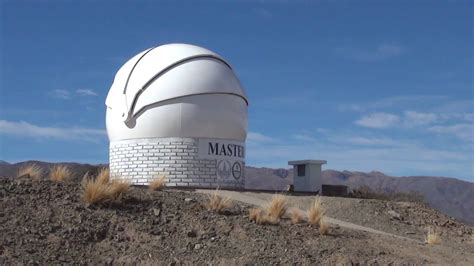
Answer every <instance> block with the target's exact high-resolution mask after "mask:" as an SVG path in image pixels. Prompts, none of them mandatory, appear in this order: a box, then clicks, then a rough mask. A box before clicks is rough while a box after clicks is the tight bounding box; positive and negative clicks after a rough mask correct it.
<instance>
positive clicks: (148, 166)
mask: <svg viewBox="0 0 474 266" xmlns="http://www.w3.org/2000/svg"><path fill="white" fill-rule="evenodd" d="M198 141H199V140H198V139H195V138H147V139H132V140H122V141H114V142H111V143H110V148H109V149H110V158H109V159H110V175H111V177H112V178H120V179H124V180H127V181H129V182H131V183H132V184H134V185H148V184H149V182H150V181H151V180H153V178H155V177H156V176H159V175H165V176H166V181H167V183H166V185H167V186H170V187H202V188H215V187H221V188H244V178H241V179H240V180H235V179H226V180H223V179H220V178H218V177H217V173H216V170H217V169H216V167H217V162H216V160H209V159H199V158H198V145H199V144H198V143H199V142H198Z"/></svg>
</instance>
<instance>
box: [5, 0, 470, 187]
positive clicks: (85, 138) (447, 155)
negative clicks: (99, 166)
mask: <svg viewBox="0 0 474 266" xmlns="http://www.w3.org/2000/svg"><path fill="white" fill-rule="evenodd" d="M77 2H79V1H1V7H0V9H1V14H0V15H1V22H0V23H1V24H0V27H1V32H0V33H1V35H0V38H1V41H0V51H1V53H0V56H1V64H0V67H1V72H0V75H1V76H0V79H1V83H0V89H1V99H0V159H2V160H6V161H9V162H17V161H22V160H30V159H36V160H45V161H75V162H89V163H104V162H107V160H108V140H107V136H106V134H105V125H104V117H105V105H104V100H105V96H106V94H107V92H108V89H109V88H110V85H111V83H112V80H113V77H114V75H115V73H116V71H117V70H118V68H119V67H120V66H121V65H122V64H123V63H124V62H125V61H126V60H127V59H128V58H130V57H132V56H133V55H135V54H137V53H138V52H140V51H142V50H145V49H147V48H149V47H153V46H157V45H160V44H165V43H174V42H181V43H191V44H196V45H200V46H203V47H206V48H209V49H211V50H213V51H215V52H217V53H219V54H221V55H222V56H223V57H224V58H226V59H227V60H228V61H229V62H230V63H231V64H232V65H233V67H234V69H235V70H236V72H237V74H238V76H239V78H240V80H241V82H242V84H243V85H244V87H245V89H246V91H247V94H248V96H249V99H250V107H249V134H248V139H247V164H248V165H253V166H267V167H287V166H286V164H287V161H288V160H295V159H304V158H312V159H326V160H328V164H327V165H326V166H325V168H326V169H337V170H344V169H346V170H358V171H371V170H378V171H382V172H385V173H387V174H390V175H397V176H403V175H435V176H451V177H457V178H461V179H465V180H470V181H473V180H474V177H473V173H474V168H473V167H474V166H473V165H474V136H473V132H474V126H473V124H474V95H473V94H474V88H473V47H474V43H473V14H474V12H473V4H472V2H470V1H337V0H335V1H292V2H290V1H288V2H286V1H226V3H225V4H222V3H220V2H218V1H212V2H200V4H192V3H193V2H191V1H188V2H185V1H181V2H179V3H178V4H177V3H176V2H175V3H171V2H164V1H156V2H152V1H134V2H133V3H130V2H128V3H127V2H120V1H99V2H100V3H96V2H95V1H80V3H77Z"/></svg>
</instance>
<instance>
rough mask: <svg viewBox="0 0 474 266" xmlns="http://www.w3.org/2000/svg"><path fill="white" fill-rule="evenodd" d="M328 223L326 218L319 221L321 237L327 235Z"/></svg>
mask: <svg viewBox="0 0 474 266" xmlns="http://www.w3.org/2000/svg"><path fill="white" fill-rule="evenodd" d="M329 228H330V226H329V223H328V222H327V221H326V217H325V216H323V217H321V219H319V233H320V234H321V235H327V234H328V233H329Z"/></svg>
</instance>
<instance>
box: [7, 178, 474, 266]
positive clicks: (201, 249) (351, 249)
mask: <svg viewBox="0 0 474 266" xmlns="http://www.w3.org/2000/svg"><path fill="white" fill-rule="evenodd" d="M81 197H82V189H81V185H80V183H79V182H77V181H73V182H64V183H53V182H52V181H49V180H39V181H34V180H30V179H26V178H23V179H19V178H16V179H14V178H3V179H0V198H1V199H2V200H1V201H0V209H1V210H2V212H1V215H0V223H1V224H2V226H1V227H0V264H1V265H12V264H32V265H49V264H80V265H88V264H92V265H97V264H100V265H102V264H105V265H116V264H118V265H123V264H125V265H136V264H145V265H157V264H158V265H161V264H166V265H176V264H192V265H194V264H197V265H202V264H209V263H212V264H215V265H243V264H258V265H269V264H285V265H286V264H305V265H313V264H344V265H346V264H374V265H375V264H442V265H446V264H457V265H473V263H474V256H473V254H474V242H473V241H472V236H473V235H472V234H473V230H472V228H471V227H468V226H465V225H463V224H461V223H458V222H456V221H452V220H450V219H449V218H446V217H444V216H443V215H439V214H437V213H436V212H434V211H429V210H427V211H423V210H424V209H423V208H424V207H423V206H417V205H410V208H407V207H397V205H393V204H392V205H393V206H392V205H390V204H389V205H390V206H388V205H387V206H388V207H387V206H386V204H387V203H383V202H378V201H374V200H360V199H342V200H344V202H345V201H347V200H349V201H351V202H349V205H347V203H344V202H339V203H337V204H333V203H331V201H328V202H327V204H326V203H325V204H326V205H325V206H326V207H327V208H328V209H329V210H331V211H336V212H334V213H333V212H331V215H333V216H335V217H338V216H341V217H342V216H344V215H347V214H349V213H352V214H353V215H349V216H348V218H350V219H355V217H357V219H356V220H354V221H358V220H360V222H363V223H365V221H366V220H367V219H370V220H371V222H372V223H373V222H377V223H376V224H375V223H374V224H371V225H370V226H374V227H376V228H379V229H384V228H391V229H392V230H393V232H395V233H402V234H404V235H406V234H405V232H407V233H410V234H414V235H409V236H412V237H413V238H410V239H405V238H397V237H391V236H384V235H379V234H371V233H366V232H363V231H360V230H353V229H348V228H342V227H337V226H333V227H331V228H330V231H329V233H328V234H327V235H322V234H320V233H319V232H318V230H317V228H315V227H314V226H311V225H309V224H307V223H301V224H296V225H294V224H291V223H290V221H289V220H288V219H282V220H281V221H280V222H279V224H277V225H257V224H255V223H253V222H251V221H249V219H248V216H247V214H248V209H249V208H250V206H248V205H246V204H243V203H239V202H233V203H232V205H231V206H230V207H228V208H227V209H225V211H224V212H222V214H218V213H215V212H213V211H209V210H207V209H206V208H205V204H206V202H207V196H206V195H203V194H199V193H196V192H192V191H181V190H177V189H170V190H165V191H149V190H146V189H144V188H139V187H135V188H131V189H130V190H129V191H128V192H126V193H125V195H123V197H121V198H120V199H119V200H117V201H114V202H110V203H107V204H104V205H98V206H86V204H84V202H82V200H81ZM333 199H336V198H333ZM354 204H356V205H357V206H358V205H361V207H360V208H359V207H357V208H355V207H353V206H352V205H354ZM384 206H385V207H384ZM374 207H375V208H374ZM387 208H393V210H394V213H395V212H397V213H399V215H398V216H397V217H392V216H393V215H392V216H387V217H385V216H386V215H385V212H386V211H387ZM338 212H340V213H338ZM376 212H380V213H381V214H376ZM388 213H390V212H387V214H388ZM354 214H356V215H354ZM420 214H423V216H420ZM371 215H372V216H373V215H376V216H377V217H378V219H371V218H372V216H371ZM342 218H343V217H342ZM395 218H396V219H395ZM420 219H421V220H422V221H423V224H422V225H420ZM379 223H380V225H379ZM426 224H428V225H438V226H437V228H438V230H439V232H440V234H441V237H442V242H441V243H440V244H438V245H434V246H430V245H427V244H424V243H423V240H422V238H423V234H424V232H425V230H426V229H425V225H426ZM393 228H395V229H397V228H398V229H397V230H394V229H393ZM417 235H419V238H420V239H421V240H419V239H418V237H414V236H417Z"/></svg>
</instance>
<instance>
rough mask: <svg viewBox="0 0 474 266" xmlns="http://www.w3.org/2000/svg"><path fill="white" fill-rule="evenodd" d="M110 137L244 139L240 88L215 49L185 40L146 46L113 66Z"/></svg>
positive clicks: (244, 112) (244, 111)
mask: <svg viewBox="0 0 474 266" xmlns="http://www.w3.org/2000/svg"><path fill="white" fill-rule="evenodd" d="M105 103H106V106H107V115H106V125H107V133H108V135H109V138H110V140H111V141H113V140H121V139H133V138H147V137H208V138H222V139H238V140H245V138H246V130H247V105H248V100H247V96H246V95H245V92H244V90H243V88H242V86H241V84H240V82H239V80H238V79H237V77H236V75H235V74H234V72H233V70H232V67H231V66H230V65H229V64H228V63H227V62H226V61H225V60H224V59H223V58H222V57H220V56H219V55H217V54H216V53H214V52H212V51H209V50H207V49H204V48H201V47H198V46H194V45H189V44H167V45H162V46H159V47H155V48H150V49H148V50H145V51H143V52H141V53H139V54H137V55H136V56H134V57H132V58H131V59H130V60H128V61H127V62H126V63H125V64H124V65H123V66H122V67H121V68H120V69H119V71H118V72H117V74H116V76H115V79H114V82H113V84H112V86H111V88H110V91H109V94H108V96H107V99H106V102H105Z"/></svg>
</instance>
